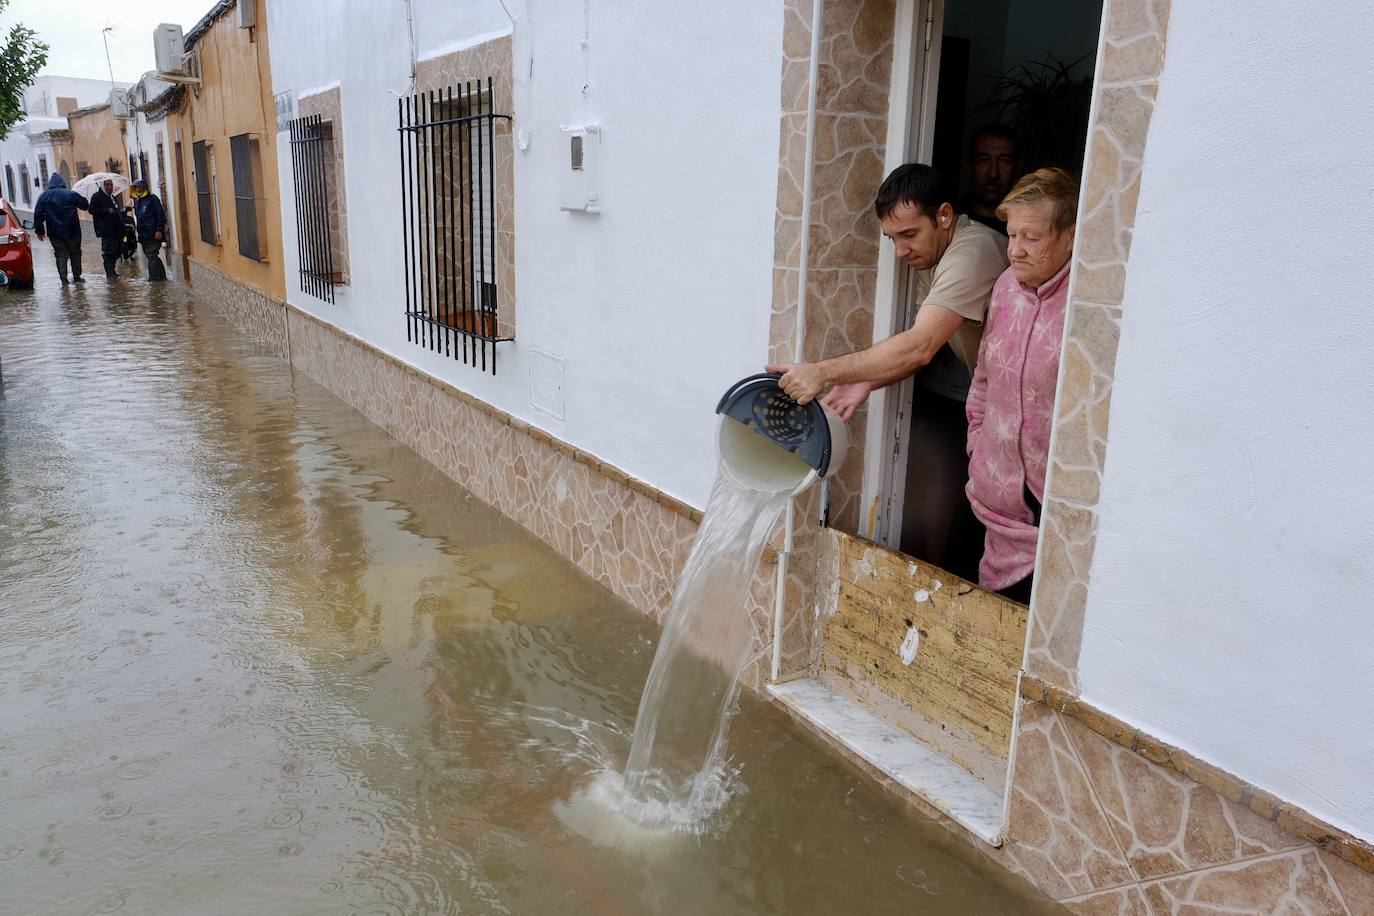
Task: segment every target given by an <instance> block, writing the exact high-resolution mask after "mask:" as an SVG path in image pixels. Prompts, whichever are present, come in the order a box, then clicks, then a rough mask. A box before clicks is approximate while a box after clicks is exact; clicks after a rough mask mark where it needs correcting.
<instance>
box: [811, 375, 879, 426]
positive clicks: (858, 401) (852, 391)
mask: <svg viewBox="0 0 1374 916" xmlns="http://www.w3.org/2000/svg"><path fill="white" fill-rule="evenodd" d="M872 390H873V383H872V382H850V383H849V384H847V385H836V386H835V387H834V388H831V389H830V393H829V394H827V395H826V396H825V397H823V398H821V403H822V404H824V405H825V406H826V407H829V408H830V409H831V410H833V411H835V413H837V414H839V415H840V419H841V420H844V421H845V422H849V418H850V417H852V416H854V411H856V410H858V409H859V408H860V407H862V406H863V403H864V401H867V400H868V395H869V392H871V391H872Z"/></svg>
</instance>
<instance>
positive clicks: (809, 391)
mask: <svg viewBox="0 0 1374 916" xmlns="http://www.w3.org/2000/svg"><path fill="white" fill-rule="evenodd" d="M763 369H764V371H765V372H781V373H782V378H781V379H779V380H778V385H779V387H781V388H782V390H783V391H784V392H786V393H787V396H788V397H789V398H791V399H792V400H794V401H796V402H797V403H798V404H809V403H811V400H812V399H813V398H816V397H819V396H820V394H821V392H823V391H825V389H826V388H828V387H830V386H829V384H828V383H827V382H826V380H825V372H823V371H822V370H821V367H820V364H819V363H793V364H790V365H783V366H764V367H763Z"/></svg>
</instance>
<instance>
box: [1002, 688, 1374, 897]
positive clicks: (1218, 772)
mask: <svg viewBox="0 0 1374 916" xmlns="http://www.w3.org/2000/svg"><path fill="white" fill-rule="evenodd" d="M1020 693H1021V696H1022V697H1024V698H1025V699H1027V700H1030V701H1033V702H1036V703H1042V704H1044V705H1045V706H1048V707H1049V708H1050V709H1052V710H1054V711H1055V712H1057V713H1059V714H1060V715H1062V716H1067V717H1069V718H1071V719H1074V720H1075V721H1077V722H1081V723H1082V724H1083V725H1085V726H1087V728H1088V729H1090V730H1091V731H1092V732H1094V733H1095V734H1097V735H1100V736H1101V737H1103V738H1105V739H1106V740H1107V741H1110V742H1111V743H1112V744H1115V745H1118V746H1119V747H1123V748H1125V749H1126V750H1128V751H1130V752H1131V753H1133V754H1138V755H1139V756H1141V757H1143V758H1145V759H1146V760H1148V761H1150V762H1151V763H1155V764H1158V765H1159V766H1162V767H1165V768H1167V769H1169V770H1171V771H1173V772H1174V773H1177V774H1178V775H1180V776H1183V777H1184V778H1186V779H1189V780H1191V781H1193V782H1195V783H1197V784H1198V785H1200V786H1203V787H1205V788H1207V789H1210V790H1211V791H1213V792H1215V793H1216V794H1217V795H1220V796H1221V797H1222V798H1225V799H1228V800H1230V801H1232V802H1234V803H1236V804H1238V805H1241V806H1243V807H1245V808H1248V809H1249V810H1251V811H1253V812H1254V813H1255V814H1257V815H1259V816H1260V817H1262V818H1264V819H1265V820H1267V821H1271V822H1273V823H1274V824H1276V825H1278V826H1279V827H1280V828H1282V829H1283V830H1285V831H1287V832H1288V833H1291V834H1293V835H1294V836H1296V837H1299V838H1301V839H1303V840H1306V841H1307V842H1309V843H1311V844H1312V845H1313V846H1316V847H1317V848H1318V849H1322V850H1325V851H1326V852H1329V853H1331V854H1333V855H1336V856H1339V857H1340V858H1342V859H1344V860H1345V861H1347V862H1350V863H1351V864H1353V865H1357V866H1359V867H1360V868H1362V869H1364V870H1365V871H1367V872H1370V873H1371V879H1370V886H1371V890H1374V845H1371V844H1369V843H1367V842H1365V841H1363V840H1361V839H1359V838H1358V837H1354V836H1351V835H1350V834H1349V833H1346V832H1345V831H1343V830H1339V829H1337V828H1335V827H1333V826H1331V825H1330V824H1328V823H1326V822H1325V821H1322V820H1321V819H1319V818H1317V817H1315V816H1313V815H1312V814H1309V813H1308V812H1306V811H1304V810H1302V809H1301V808H1297V807H1294V806H1293V805H1290V804H1288V803H1287V802H1284V801H1283V800H1282V799H1280V798H1278V797H1277V796H1275V795H1273V794H1271V793H1269V792H1266V791H1264V790H1263V789H1259V788H1256V787H1255V786H1253V785H1251V784H1250V783H1248V782H1246V781H1245V780H1243V779H1241V778H1240V777H1238V776H1234V775H1232V774H1230V773H1228V772H1226V771H1225V770H1222V769H1220V768H1218V767H1217V766H1215V765H1213V764H1210V763H1208V762H1207V761H1205V760H1201V759H1199V758H1197V757H1195V756H1193V755H1192V754H1189V753H1188V752H1187V751H1184V750H1181V749H1179V748H1176V747H1174V746H1173V745H1170V744H1166V743H1165V742H1163V741H1160V740H1159V739H1158V738H1154V737H1152V736H1150V735H1148V734H1146V733H1144V732H1142V731H1141V730H1140V729H1138V728H1134V727H1133V726H1131V725H1128V724H1126V723H1125V722H1122V721H1121V720H1120V719H1117V718H1116V717H1114V716H1111V715H1109V714H1107V713H1105V712H1103V711H1102V710H1100V709H1097V708H1096V707H1093V706H1091V705H1089V704H1087V703H1084V702H1083V701H1082V699H1080V698H1079V697H1077V696H1074V695H1073V694H1071V693H1069V692H1068V691H1066V690H1064V689H1062V688H1059V687H1055V686H1054V685H1052V684H1047V683H1046V682H1044V681H1042V680H1040V679H1039V678H1037V677H1034V676H1032V675H1029V674H1027V675H1023V676H1022V678H1021V687H1020Z"/></svg>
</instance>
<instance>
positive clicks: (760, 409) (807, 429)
mask: <svg viewBox="0 0 1374 916" xmlns="http://www.w3.org/2000/svg"><path fill="white" fill-rule="evenodd" d="M780 378H782V376H781V375H780V374H779V373H776V372H761V373H759V374H758V375H751V376H749V377H748V378H743V379H740V380H739V381H738V382H735V384H733V385H731V386H730V387H729V388H728V389H727V390H726V392H725V394H724V395H723V396H722V397H721V399H720V403H719V404H717V405H716V413H718V414H724V415H725V416H727V417H730V418H731V419H733V420H738V421H739V422H741V423H743V424H744V425H745V426H748V427H751V428H752V429H753V430H754V432H756V433H758V434H759V435H760V436H763V437H764V438H765V439H768V440H769V441H770V442H772V443H773V444H775V445H777V446H778V447H780V448H783V449H786V450H787V451H789V452H792V453H793V454H795V455H796V456H797V457H798V458H800V459H801V460H802V461H804V462H806V463H807V464H808V465H810V466H811V467H812V468H814V469H815V470H816V473H817V474H819V475H820V476H822V477H824V476H825V473H826V471H828V470H829V469H830V422H829V421H828V420H827V419H826V416H825V410H824V408H822V407H821V404H820V401H817V400H813V401H811V402H810V403H809V404H798V403H797V402H796V401H794V400H792V398H790V397H788V395H787V394H786V392H784V391H783V390H782V388H781V387H780V386H779V385H778V379H780Z"/></svg>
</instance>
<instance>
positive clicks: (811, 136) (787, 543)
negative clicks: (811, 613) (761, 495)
mask: <svg viewBox="0 0 1374 916" xmlns="http://www.w3.org/2000/svg"><path fill="white" fill-rule="evenodd" d="M823 6H824V0H813V3H812V5H811V72H810V77H809V80H808V85H807V93H806V141H805V142H806V164H805V165H804V166H803V169H802V212H801V251H800V253H799V259H798V265H797V266H798V284H797V337H796V341H795V343H794V344H793V347H792V361H793V362H798V363H799V362H801V361H802V353H803V349H802V344H803V342H804V341H805V340H806V279H807V269H808V267H809V266H810V259H811V181H812V176H813V172H814V171H815V163H816V143H815V137H816V83H817V79H818V74H819V71H820V58H821V8H822V7H823ZM795 516H796V500H795V499H792V500H789V501H788V503H787V514H786V516H785V520H784V522H783V542H782V551H781V552H780V553H779V554H778V577H777V585H776V588H775V591H776V594H775V595H774V599H773V664H772V665H771V669H770V670H771V674H770V675H769V678H768V679H769V680H770V681H773V682H776V681H777V680H778V678H779V677H781V676H782V614H783V609H784V607H785V606H786V604H787V560H788V557H790V556H791V555H792V531H793V524H794V519H795Z"/></svg>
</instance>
